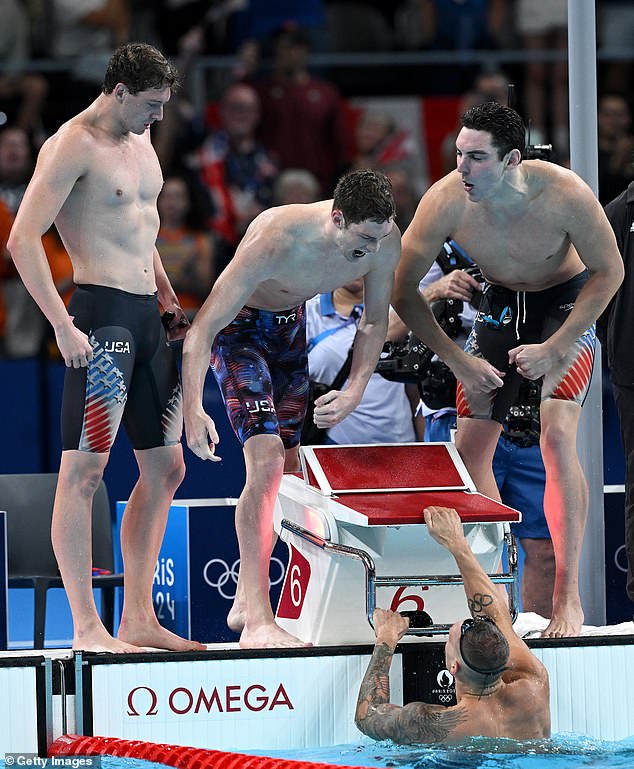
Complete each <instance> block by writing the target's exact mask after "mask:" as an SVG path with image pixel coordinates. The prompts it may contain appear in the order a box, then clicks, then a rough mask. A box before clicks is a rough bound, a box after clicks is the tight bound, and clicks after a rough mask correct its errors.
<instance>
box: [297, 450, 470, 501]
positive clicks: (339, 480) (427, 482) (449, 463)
mask: <svg viewBox="0 0 634 769" xmlns="http://www.w3.org/2000/svg"><path fill="white" fill-rule="evenodd" d="M300 456H301V459H302V469H303V473H304V480H305V481H306V483H307V484H308V485H309V486H313V487H314V488H317V489H319V490H320V491H322V492H323V493H324V494H339V493H350V494H352V493H362V492H370V491H371V492H382V491H392V492H397V491H426V490H437V489H455V490H460V489H462V490H467V489H470V490H472V491H475V486H474V484H473V482H472V481H471V478H470V477H469V474H468V472H467V470H466V468H465V466H464V464H463V462H462V460H461V458H460V456H459V454H458V452H457V450H456V448H455V446H454V445H453V444H451V443H398V444H396V443H394V444H378V445H376V444H375V445H358V446H305V447H302V449H301V453H300Z"/></svg>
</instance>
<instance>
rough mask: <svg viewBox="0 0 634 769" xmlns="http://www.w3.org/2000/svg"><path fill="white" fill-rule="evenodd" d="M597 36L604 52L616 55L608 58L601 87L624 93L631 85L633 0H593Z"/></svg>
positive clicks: (604, 66)
mask: <svg viewBox="0 0 634 769" xmlns="http://www.w3.org/2000/svg"><path fill="white" fill-rule="evenodd" d="M596 8H597V37H598V39H599V44H600V46H601V49H602V50H603V51H606V52H607V53H609V54H618V55H619V58H616V57H615V58H608V59H607V61H604V63H603V65H602V67H603V88H602V89H600V90H606V91H611V92H614V91H616V92H620V93H627V92H628V91H629V89H630V88H631V86H632V80H631V78H632V40H633V39H634V5H633V4H632V0H596Z"/></svg>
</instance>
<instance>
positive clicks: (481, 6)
mask: <svg viewBox="0 0 634 769" xmlns="http://www.w3.org/2000/svg"><path fill="white" fill-rule="evenodd" d="M508 18H509V13H508V0H406V2H404V3H402V5H401V7H400V8H399V9H398V11H397V13H396V18H395V26H396V38H397V42H398V43H399V44H400V45H401V46H403V47H405V48H426V49H432V50H442V51H457V52H460V53H464V52H468V51H473V50H482V49H485V50H486V49H495V48H498V47H501V45H502V44H503V43H505V42H506V40H505V37H507V35H506V32H507V19H508ZM475 70H476V67H475V66H474V65H472V64H471V63H470V62H469V58H468V57H466V56H459V57H458V56H457V57H456V64H449V63H443V64H442V65H439V66H435V67H434V66H431V67H429V69H428V73H429V74H428V78H429V82H428V83H427V88H430V89H432V90H434V89H435V91H436V92H439V93H443V94H446V93H461V92H463V91H464V90H465V89H466V88H468V87H469V83H470V82H471V81H472V80H473V77H474V74H475ZM436 83H437V85H436Z"/></svg>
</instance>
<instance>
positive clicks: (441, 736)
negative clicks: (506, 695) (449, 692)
mask: <svg viewBox="0 0 634 769" xmlns="http://www.w3.org/2000/svg"><path fill="white" fill-rule="evenodd" d="M373 620H374V629H375V632H376V646H375V647H374V652H373V654H372V659H371V660H370V664H369V665H368V669H367V671H366V674H365V676H364V678H363V681H362V683H361V688H360V690H359V697H358V700H357V710H356V713H355V723H356V725H357V727H358V728H359V729H360V730H361V731H362V732H363V733H364V734H367V735H368V737H372V738H373V739H375V740H387V739H390V740H393V741H394V742H399V743H402V744H412V743H418V744H424V743H432V742H445V741H447V740H449V739H450V738H451V737H455V736H456V734H455V730H456V727H457V726H458V725H459V724H461V723H463V722H464V721H466V717H467V716H466V710H465V708H464V707H462V706H460V705H458V706H455V707H451V708H444V707H441V706H439V705H427V704H425V703H424V702H411V703H409V704H408V705H405V706H404V707H400V706H399V705H393V704H391V703H390V665H391V664H392V657H393V656H394V650H395V649H396V644H397V643H398V642H399V640H400V639H401V638H402V637H403V635H404V633H405V631H406V630H407V626H408V621H407V620H406V619H405V618H404V617H402V616H401V615H400V614H398V613H397V612H391V611H384V610H383V609H376V610H375V612H374V615H373Z"/></svg>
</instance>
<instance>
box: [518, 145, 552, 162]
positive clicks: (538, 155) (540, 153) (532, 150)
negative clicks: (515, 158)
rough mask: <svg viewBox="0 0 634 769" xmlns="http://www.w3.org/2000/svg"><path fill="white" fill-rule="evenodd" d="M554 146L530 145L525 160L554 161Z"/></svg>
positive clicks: (525, 152) (526, 150) (525, 151)
mask: <svg viewBox="0 0 634 769" xmlns="http://www.w3.org/2000/svg"><path fill="white" fill-rule="evenodd" d="M552 157H553V145H552V144H529V145H527V147H526V149H525V150H524V160H552Z"/></svg>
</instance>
